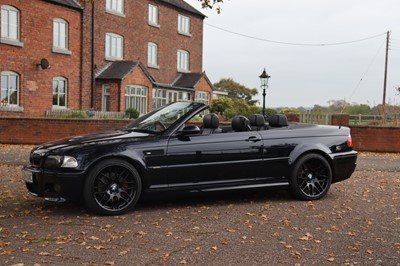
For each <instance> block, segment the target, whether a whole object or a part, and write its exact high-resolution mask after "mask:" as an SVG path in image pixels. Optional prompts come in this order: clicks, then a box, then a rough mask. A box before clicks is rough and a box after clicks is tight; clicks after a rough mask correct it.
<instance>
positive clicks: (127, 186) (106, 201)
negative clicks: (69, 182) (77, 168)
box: [83, 159, 142, 215]
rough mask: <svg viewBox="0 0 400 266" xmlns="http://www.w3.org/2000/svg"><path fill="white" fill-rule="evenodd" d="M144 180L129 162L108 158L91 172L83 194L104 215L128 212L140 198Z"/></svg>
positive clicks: (86, 203)
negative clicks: (142, 180)
mask: <svg viewBox="0 0 400 266" xmlns="http://www.w3.org/2000/svg"><path fill="white" fill-rule="evenodd" d="M141 190H142V182H141V179H140V176H139V173H138V172H137V171H136V169H135V168H134V167H133V166H132V165H131V164H129V163H128V162H126V161H124V160H121V159H107V160H104V161H102V162H100V163H98V164H97V165H95V166H94V168H93V169H92V170H91V171H90V172H89V175H88V177H87V179H86V180H85V185H84V191H83V198H84V201H85V205H86V207H87V208H88V209H89V210H90V211H92V212H94V213H96V214H100V215H120V214H124V213H126V212H128V211H130V210H131V209H133V207H134V206H135V205H136V203H137V202H138V200H139V198H140V194H141Z"/></svg>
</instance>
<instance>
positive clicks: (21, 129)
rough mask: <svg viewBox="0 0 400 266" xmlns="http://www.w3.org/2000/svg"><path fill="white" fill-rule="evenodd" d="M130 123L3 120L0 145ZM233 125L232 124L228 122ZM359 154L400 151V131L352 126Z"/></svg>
mask: <svg viewBox="0 0 400 266" xmlns="http://www.w3.org/2000/svg"><path fill="white" fill-rule="evenodd" d="M128 123H129V120H94V119H93V120H92V119H90V120H88V119H45V118H16V117H2V118H0V143H5V144H40V143H43V142H48V141H51V140H55V139H60V138H64V137H68V136H74V135H82V134H86V133H91V132H97V131H103V130H108V129H115V128H121V127H124V126H126V125H127V124H128ZM228 124H229V123H228ZM351 135H352V138H353V144H354V149H355V150H357V151H373V152H400V141H399V138H400V128H395V127H361V126H354V127H351Z"/></svg>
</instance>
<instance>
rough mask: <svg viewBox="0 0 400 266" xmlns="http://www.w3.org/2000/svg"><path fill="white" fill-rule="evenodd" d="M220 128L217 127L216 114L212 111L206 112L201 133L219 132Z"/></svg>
mask: <svg viewBox="0 0 400 266" xmlns="http://www.w3.org/2000/svg"><path fill="white" fill-rule="evenodd" d="M221 132H222V129H221V128H220V127H219V119H218V116H217V115H216V114H214V113H212V114H206V115H205V116H204V117H203V130H202V132H201V134H203V135H209V134H212V133H221Z"/></svg>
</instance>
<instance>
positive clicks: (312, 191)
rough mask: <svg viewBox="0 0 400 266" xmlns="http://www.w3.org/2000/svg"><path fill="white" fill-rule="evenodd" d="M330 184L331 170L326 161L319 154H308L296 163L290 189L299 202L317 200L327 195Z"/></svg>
mask: <svg viewBox="0 0 400 266" xmlns="http://www.w3.org/2000/svg"><path fill="white" fill-rule="evenodd" d="M331 183H332V170H331V166H330V165H329V163H328V161H327V160H326V159H325V158H324V157H322V156H321V155H319V154H315V153H310V154H306V155H304V156H303V157H301V158H300V159H299V160H298V161H297V162H296V164H295V166H294V168H293V172H292V176H291V179H290V188H291V190H292V192H293V194H294V195H295V196H296V197H297V198H299V199H301V200H317V199H320V198H322V197H324V196H325V195H326V193H328V190H329V188H330V186H331Z"/></svg>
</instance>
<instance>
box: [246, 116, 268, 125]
mask: <svg viewBox="0 0 400 266" xmlns="http://www.w3.org/2000/svg"><path fill="white" fill-rule="evenodd" d="M249 121H250V126H252V127H263V126H265V119H264V116H263V115H260V114H254V115H250V116H249Z"/></svg>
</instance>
